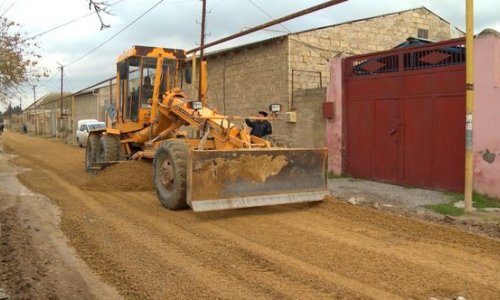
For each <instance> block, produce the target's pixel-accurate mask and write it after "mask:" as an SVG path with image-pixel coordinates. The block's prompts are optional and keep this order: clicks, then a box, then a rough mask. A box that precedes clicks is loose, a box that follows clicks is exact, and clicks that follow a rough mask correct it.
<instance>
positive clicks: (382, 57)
mask: <svg viewBox="0 0 500 300" xmlns="http://www.w3.org/2000/svg"><path fill="white" fill-rule="evenodd" d="M344 91H345V93H344V95H345V99H344V101H345V103H346V138H347V140H346V141H347V143H346V146H347V148H346V153H345V154H346V160H345V162H346V165H345V167H346V170H347V173H349V174H351V175H352V176H354V177H361V178H367V179H375V180H380V181H386V182H391V183H397V184H402V185H409V186H416V187H425V188H432V189H445V190H455V191H459V190H463V185H464V179H463V178H464V161H465V150H464V148H465V127H464V124H465V48H464V40H462V39H460V40H453V41H448V42H443V43H435V44H430V45H426V46H418V47H412V48H403V49H396V50H391V51H386V52H380V53H375V54H370V55H361V56H354V57H349V58H347V59H345V61H344Z"/></svg>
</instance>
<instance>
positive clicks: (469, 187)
mask: <svg viewBox="0 0 500 300" xmlns="http://www.w3.org/2000/svg"><path fill="white" fill-rule="evenodd" d="M465 16H466V17H465V27H466V35H465V49H466V54H465V55H466V56H465V64H466V65H465V112H466V116H465V188H464V211H465V212H471V211H472V210H473V207H472V191H473V188H474V183H473V171H472V168H473V162H472V161H473V153H472V115H473V109H474V1H473V0H466V1H465Z"/></svg>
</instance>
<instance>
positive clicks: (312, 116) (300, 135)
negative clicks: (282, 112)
mask: <svg viewBox="0 0 500 300" xmlns="http://www.w3.org/2000/svg"><path fill="white" fill-rule="evenodd" d="M325 100H326V88H315V89H307V90H297V91H295V92H294V94H293V106H294V108H295V110H296V113H297V123H294V124H293V125H292V124H289V126H290V128H291V134H290V136H288V137H287V139H286V141H287V144H288V145H290V146H291V147H297V148H310V147H313V148H323V147H325V146H326V136H325V131H326V129H325V119H324V117H323V103H324V102H325Z"/></svg>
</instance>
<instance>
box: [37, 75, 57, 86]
mask: <svg viewBox="0 0 500 300" xmlns="http://www.w3.org/2000/svg"><path fill="white" fill-rule="evenodd" d="M57 74H59V72H56V73H54V74H52V76H50V77H49V79H47V81H45V82H43V83H41V84H39V85H38V87H39V88H41V87H43V86H46V85H47V84H49V83H50V82H51V81H52V79H54V77H56V75H57Z"/></svg>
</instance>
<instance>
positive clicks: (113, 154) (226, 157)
mask: <svg viewBox="0 0 500 300" xmlns="http://www.w3.org/2000/svg"><path fill="white" fill-rule="evenodd" d="M191 69H192V68H191V67H190V63H189V61H188V60H186V54H185V51H184V50H177V49H167V48H159V47H144V46H134V47H132V49H130V50H129V51H127V52H125V53H123V54H122V55H120V56H119V57H118V61H117V75H116V76H117V78H116V90H117V91H116V95H117V97H116V101H115V103H112V104H111V105H110V106H108V107H107V114H106V115H107V117H106V119H107V120H106V124H107V127H106V128H105V129H103V130H99V131H93V132H91V133H90V135H89V138H88V140H87V147H86V154H85V166H86V169H87V170H88V171H91V170H98V169H102V168H103V167H105V166H107V165H109V164H113V163H117V162H120V161H124V160H127V159H141V158H144V159H153V181H154V187H155V190H156V192H157V195H158V198H159V200H160V202H161V204H162V205H163V206H165V207H167V208H169V209H172V210H177V209H184V208H187V207H188V206H189V207H191V208H192V209H193V210H194V211H209V210H222V209H231V208H242V207H253V206H265V205H275V204H285V203H297V202H312V201H321V200H322V199H323V198H324V197H325V196H326V195H329V191H328V188H327V184H326V183H327V179H326V162H327V152H326V149H324V148H323V149H302V148H301V149H288V148H276V147H273V145H272V144H271V143H270V142H269V141H267V140H265V139H262V138H259V137H256V136H253V135H251V134H250V129H249V128H248V127H247V126H246V125H245V124H244V122H242V120H243V119H244V118H243V117H237V116H232V117H231V116H225V115H222V114H219V113H217V111H216V110H215V109H211V108H209V106H208V103H207V102H208V101H207V99H206V97H205V95H206V91H207V85H206V62H204V61H202V62H201V64H200V72H201V76H200V82H199V87H200V91H201V92H200V95H201V96H200V97H199V98H198V99H195V100H193V99H189V98H188V97H187V96H186V95H185V94H184V92H183V91H182V87H183V85H186V84H189V83H191V76H192V74H191ZM242 92H243V91H242ZM200 100H201V101H200ZM271 109H272V110H273V113H276V112H277V111H279V110H280V106H279V105H271ZM188 133H189V134H188ZM123 176H134V175H133V174H123Z"/></svg>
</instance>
